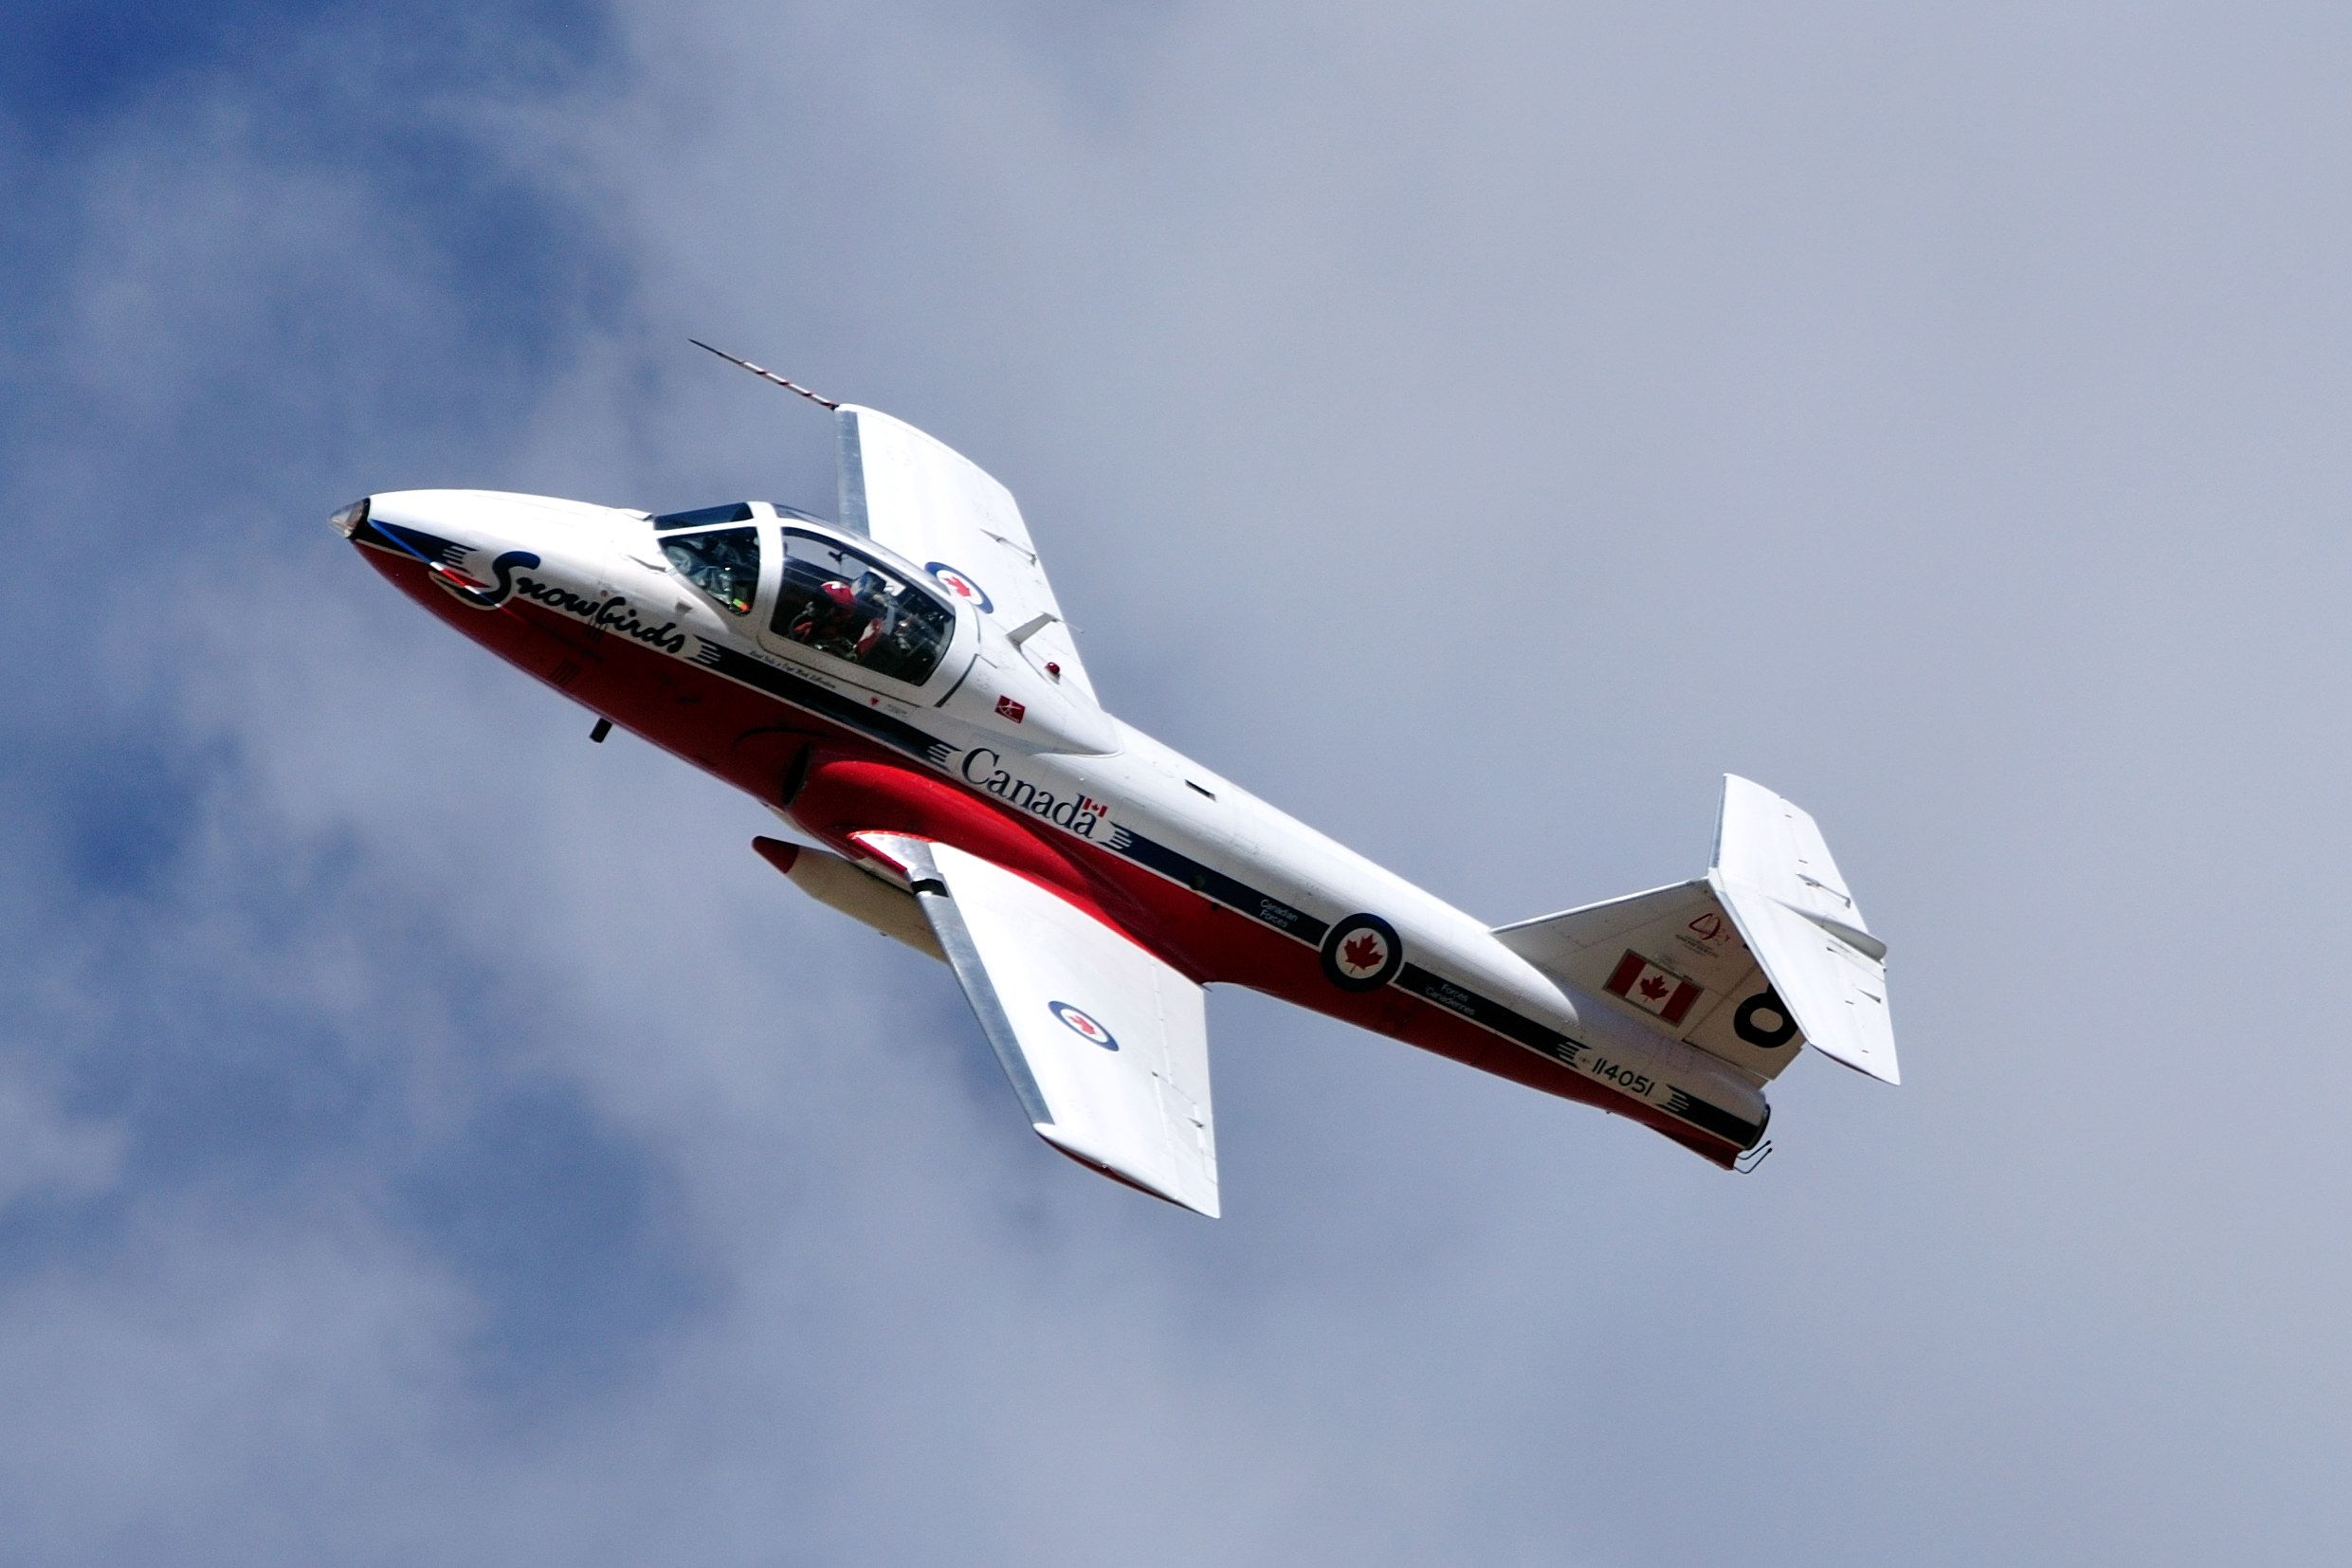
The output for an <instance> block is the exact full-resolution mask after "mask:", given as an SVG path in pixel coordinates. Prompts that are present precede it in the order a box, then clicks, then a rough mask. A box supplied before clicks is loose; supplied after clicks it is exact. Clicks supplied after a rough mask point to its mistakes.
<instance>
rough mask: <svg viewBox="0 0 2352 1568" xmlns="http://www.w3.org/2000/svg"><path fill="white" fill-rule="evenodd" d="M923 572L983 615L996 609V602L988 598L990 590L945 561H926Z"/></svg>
mask: <svg viewBox="0 0 2352 1568" xmlns="http://www.w3.org/2000/svg"><path fill="white" fill-rule="evenodd" d="M923 570H924V571H925V572H928V573H930V574H932V575H933V576H935V577H937V578H939V582H940V583H941V585H942V586H944V587H945V588H946V589H947V591H948V592H949V593H953V594H955V595H956V597H957V598H959V599H968V600H970V601H971V602H972V605H973V607H974V608H975V609H976V610H978V611H980V613H981V614H983V615H985V614H987V613H988V612H989V611H992V610H994V609H995V608H996V602H995V601H994V599H991V598H990V597H989V596H988V590H986V589H985V588H982V587H981V586H980V585H979V584H978V583H975V582H974V581H973V580H972V579H971V578H970V577H967V576H965V575H964V574H962V573H961V572H958V571H957V570H956V568H954V567H952V566H950V565H948V564H947V563H946V562H945V561H926V562H925V563H924V564H923Z"/></svg>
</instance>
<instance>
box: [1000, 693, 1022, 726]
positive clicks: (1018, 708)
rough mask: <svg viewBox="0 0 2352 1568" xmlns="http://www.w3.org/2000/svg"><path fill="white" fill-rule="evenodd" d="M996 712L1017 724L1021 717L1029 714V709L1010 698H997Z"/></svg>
mask: <svg viewBox="0 0 2352 1568" xmlns="http://www.w3.org/2000/svg"><path fill="white" fill-rule="evenodd" d="M996 711H997V712H998V713H1001V714H1003V715H1004V716H1005V717H1006V718H1007V719H1010V720H1012V721H1013V722H1014V723H1016V724H1017V723H1019V722H1020V721H1021V716H1022V715H1023V714H1025V713H1027V712H1029V709H1027V708H1026V707H1023V706H1022V705H1021V704H1020V703H1018V702H1014V701H1013V700H1012V698H1010V697H999V698H997V699H996Z"/></svg>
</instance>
